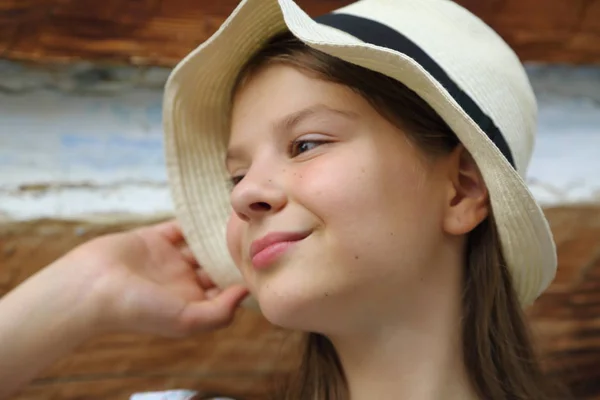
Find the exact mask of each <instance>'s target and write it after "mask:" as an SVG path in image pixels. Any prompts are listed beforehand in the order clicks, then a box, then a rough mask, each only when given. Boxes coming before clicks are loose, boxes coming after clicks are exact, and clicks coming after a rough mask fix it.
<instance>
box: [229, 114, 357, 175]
mask: <svg viewBox="0 0 600 400" xmlns="http://www.w3.org/2000/svg"><path fill="white" fill-rule="evenodd" d="M319 114H337V115H339V116H342V117H345V118H350V119H356V118H357V117H358V114H357V113H355V112H352V111H345V110H338V109H335V108H331V107H329V106H326V105H325V104H315V105H313V106H310V107H306V108H303V109H302V110H299V111H296V112H293V113H291V114H289V115H286V116H285V117H283V118H281V119H280V120H279V121H276V122H275V123H274V124H273V128H274V129H275V130H276V131H278V132H284V131H289V130H292V129H293V128H294V127H296V126H297V125H299V124H300V123H301V122H302V121H304V120H306V119H308V118H309V117H313V116H315V115H319ZM239 153H240V151H239V150H238V149H236V148H229V149H227V153H226V154H225V163H226V164H227V163H228V162H229V161H231V160H232V159H234V158H237V156H238V154H239Z"/></svg>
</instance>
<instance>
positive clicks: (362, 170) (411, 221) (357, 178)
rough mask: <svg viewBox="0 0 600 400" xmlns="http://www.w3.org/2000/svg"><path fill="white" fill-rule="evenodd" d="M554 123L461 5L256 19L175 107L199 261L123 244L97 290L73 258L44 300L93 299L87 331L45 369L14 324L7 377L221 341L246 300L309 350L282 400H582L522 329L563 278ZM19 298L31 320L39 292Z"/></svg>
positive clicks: (94, 274) (182, 190) (286, 0)
mask: <svg viewBox="0 0 600 400" xmlns="http://www.w3.org/2000/svg"><path fill="white" fill-rule="evenodd" d="M535 117H536V107H535V99H534V96H533V94H532V91H531V88H530V86H529V83H528V81H527V77H526V75H525V73H524V71H523V69H522V67H521V64H520V63H519V61H518V59H517V57H516V56H515V55H514V53H513V52H512V51H511V50H510V49H509V48H508V46H507V45H506V44H505V43H504V42H503V41H502V40H501V39H500V38H499V37H498V36H497V35H496V34H495V33H494V32H493V31H491V30H490V29H489V28H488V27H487V26H485V25H484V24H483V23H482V22H481V21H480V20H479V19H477V18H476V17H474V16H473V15H471V14H470V13H469V12H468V11H466V10H464V9H462V8H461V7H459V6H458V5H456V4H454V3H452V2H450V1H448V0H393V1H392V0H362V1H359V2H357V3H354V4H351V5H350V6H347V7H345V8H343V9H340V10H337V11H336V12H334V13H332V14H328V15H325V16H322V17H320V18H317V19H316V20H313V19H311V18H309V17H308V16H307V15H306V14H305V13H304V12H302V11H301V10H300V9H299V8H298V7H297V6H296V5H295V4H294V3H293V2H292V1H290V0H280V1H275V0H246V1H244V2H243V3H242V4H241V5H240V6H239V7H238V8H237V9H236V10H235V11H234V13H233V14H232V15H231V16H230V17H229V19H228V20H227V21H226V22H225V24H224V25H223V27H222V28H221V29H220V30H219V31H218V32H217V33H216V34H215V35H214V36H213V37H212V38H211V39H210V40H209V41H207V42H206V43H205V44H203V45H202V46H200V47H199V48H198V49H197V50H195V51H194V52H192V53H191V54H190V55H189V56H188V57H186V58H185V59H184V60H183V61H182V62H181V63H180V65H178V66H177V68H176V69H175V70H174V72H173V74H172V75H171V77H170V79H169V82H168V83H167V86H166V89H165V102H164V123H165V135H166V136H165V137H166V148H167V158H168V168H169V178H170V184H171V187H172V193H173V198H174V203H175V206H176V207H175V208H176V212H177V216H178V219H179V221H180V222H181V224H182V226H183V232H184V234H185V237H186V239H187V243H189V246H190V249H191V250H190V249H187V247H185V248H184V250H183V251H180V250H177V251H176V250H175V247H174V243H176V242H180V241H182V238H181V237H180V235H178V234H176V233H174V232H175V230H174V229H173V228H169V229H167V231H168V232H170V233H168V234H167V235H165V233H164V232H162V233H161V234H160V236H159V237H160V238H161V239H160V240H158V242H156V243H162V244H163V245H162V247H161V246H158V245H156V243H155V242H151V243H150V244H149V245H148V243H146V242H143V243H144V246H142V245H141V244H140V243H142V242H138V240H140V239H139V236H136V235H133V237H136V238H137V239H136V240H134V241H132V242H126V241H125V240H124V239H123V238H121V239H119V240H116V239H115V241H114V242H113V243H112V244H111V245H110V246H109V245H108V244H106V242H104V243H105V245H104V246H105V247H104V248H103V250H102V251H101V252H102V253H103V254H105V256H104V258H99V259H95V255H94V257H92V258H94V261H93V262H90V261H86V263H85V265H86V268H85V269H83V270H82V268H75V267H73V265H78V263H79V262H80V260H81V259H84V258H82V256H81V255H80V256H79V258H77V257H75V256H73V255H67V256H66V258H64V259H63V260H62V261H60V262H58V264H57V265H58V267H57V266H56V265H54V267H53V268H50V269H49V270H48V271H52V273H46V278H45V279H42V278H39V277H37V278H34V279H33V284H35V283H36V282H37V285H38V286H39V287H45V288H46V289H45V290H44V291H42V292H43V293H46V292H48V290H49V289H47V288H48V287H51V285H47V283H44V282H51V281H52V280H53V279H54V280H56V281H60V282H61V284H62V286H61V287H62V288H64V281H65V280H66V278H65V277H66V276H68V277H69V279H68V280H67V282H75V283H73V285H74V286H73V287H83V288H85V290H81V289H79V290H77V291H75V292H74V293H75V294H74V295H73V294H72V295H71V297H72V296H75V299H76V300H78V301H76V302H75V304H79V306H78V307H76V308H75V311H77V312H73V313H71V314H69V316H67V317H65V318H60V319H58V320H56V321H54V322H53V324H50V328H51V329H50V332H51V333H53V334H51V335H48V336H47V337H46V339H47V343H46V344H36V346H34V347H33V348H30V347H27V346H29V345H31V343H32V341H31V340H29V341H28V340H27V336H25V337H24V338H20V339H16V338H15V337H18V336H19V335H18V334H17V333H15V329H17V330H18V328H16V327H15V324H14V323H13V324H12V325H10V326H11V327H12V328H6V329H5V331H7V332H11V334H10V335H4V336H2V339H4V338H5V337H10V338H13V339H11V340H12V341H13V343H14V342H15V341H16V342H17V343H21V346H20V349H21V350H19V351H20V352H19V351H16V352H15V351H14V350H7V349H8V347H7V348H5V349H3V351H4V352H7V351H8V354H0V360H1V359H8V360H11V359H12V360H16V359H17V358H18V357H17V356H19V354H23V353H25V354H26V355H29V357H30V358H33V355H35V354H41V353H44V351H47V350H48V349H50V348H52V349H53V351H52V352H51V355H52V357H49V358H47V359H49V360H50V359H53V358H56V357H58V356H59V355H60V354H64V352H65V351H66V350H68V349H70V348H71V346H72V345H73V343H75V344H76V343H80V342H81V341H82V340H84V339H86V338H88V337H89V336H90V335H91V332H97V331H98V327H102V329H103V331H106V330H107V329H110V330H119V331H123V330H126V331H138V330H144V331H146V332H156V333H161V334H179V335H180V334H185V333H189V332H191V331H193V330H196V329H200V330H202V329H210V328H213V327H215V326H222V325H223V324H227V323H228V321H229V320H230V319H231V316H232V313H233V311H234V310H235V308H236V306H237V305H238V304H239V302H240V301H241V300H242V299H243V298H244V296H245V295H246V292H245V289H244V287H243V286H240V285H239V283H243V284H244V286H246V287H247V288H248V289H249V291H250V293H251V298H249V299H248V300H247V301H246V303H245V304H246V305H247V306H250V307H255V308H258V309H259V310H260V312H262V313H263V314H264V316H265V317H266V318H267V319H268V320H269V321H271V322H272V323H273V324H276V325H278V326H282V327H285V328H288V329H292V330H300V331H303V332H306V347H305V353H304V357H303V362H302V365H301V367H300V369H299V370H298V371H297V372H296V373H295V374H294V376H292V377H291V379H290V380H289V382H287V383H286V385H285V386H284V387H283V388H282V390H281V392H278V393H276V394H275V398H277V399H298V400H300V399H302V400H304V399H310V400H315V399H353V400H362V399H418V400H433V399H436V400H437V399H444V400H453V399H459V400H470V399H478V400H483V399H485V400H488V399H492V400H501V399H502V400H508V399H510V400H513V399H523V400H525V399H527V400H541V399H553V398H556V399H564V398H565V397H564V396H563V395H558V394H556V393H554V392H552V391H551V389H550V387H549V385H548V384H547V382H545V381H544V377H543V374H542V372H541V369H540V365H539V362H538V361H537V360H536V357H535V355H534V351H533V349H532V344H531V342H530V338H529V335H528V332H527V328H526V325H525V322H524V318H523V313H522V308H523V307H524V306H526V305H528V304H530V303H531V302H532V301H533V300H534V299H535V298H536V297H537V296H538V295H539V294H540V293H541V292H542V291H543V290H544V289H545V288H546V287H547V286H548V285H549V283H550V281H551V280H552V278H553V276H554V274H555V268H556V255H555V249H554V244H553V241H552V236H551V233H550V231H549V229H548V226H547V223H546V220H545V219H544V216H543V214H542V212H541V210H540V208H539V206H538V205H537V204H536V203H535V201H534V199H533V198H532V196H531V195H530V193H529V192H528V190H527V188H526V186H525V184H524V182H523V179H522V177H523V176H524V174H525V171H526V167H527V164H528V161H529V157H530V155H531V151H532V144H533V141H534V133H535ZM124 235H125V234H124ZM129 235H131V233H130V234H129ZM127 237H130V238H131V237H132V236H127ZM142 237H144V236H142ZM97 246H98V245H97ZM121 246H125V247H121ZM111 247H117V248H119V249H120V250H119V251H116V252H115V251H112V250H111V251H107V249H108V248H111ZM83 248H84V249H86V248H87V249H89V248H90V247H89V246H88V247H85V246H84V247H83ZM140 249H144V250H140ZM88 251H89V250H88ZM81 253H82V250H81V249H80V250H79V254H81ZM192 253H193V255H194V256H192ZM75 254H77V251H76V252H75ZM92 254H93V253H92ZM96 254H100V251H98V253H96ZM106 254H108V255H109V256H110V257H109V259H108V260H107V259H106ZM89 255H90V253H87V257H85V259H86V260H88V259H89V258H90V257H89ZM166 255H169V256H168V257H167V256H166ZM196 258H197V259H198V261H199V263H200V264H201V265H202V267H203V270H204V272H203V273H202V276H203V277H204V278H203V279H201V280H200V282H201V283H202V285H200V287H199V286H198V285H197V284H196V283H195V282H196V281H195V274H194V273H193V268H192V266H193V265H194V263H195V259H196ZM65 260H66V261H65ZM139 260H145V261H144V262H140V261H139ZM148 260H151V261H148ZM166 261H169V262H166ZM140 264H141V265H143V267H140ZM163 265H164V266H165V269H164V270H161V269H160V268H159V266H163ZM167 265H169V266H168V267H167ZM173 265H175V266H176V267H173ZM61 266H62V267H61ZM68 266H70V267H68ZM131 270H133V271H136V272H135V273H134V274H131V273H130V271H131ZM75 271H77V272H75ZM82 271H83V272H82ZM123 271H126V272H125V273H124V272H123ZM84 273H85V276H86V278H85V279H84V278H81V279H80V278H78V277H80V276H82V275H83V274H84ZM43 274H44V273H42V276H43ZM57 277H62V278H61V279H59V278H57ZM208 278H210V279H208ZM36 279H37V280H36ZM211 280H212V281H214V282H215V283H216V285H217V287H220V288H223V289H224V290H223V291H221V290H220V289H216V288H210V287H211V286H212V284H211V283H210V281H211ZM82 282H86V284H82ZM89 282H93V284H92V283H89ZM148 282H150V283H148ZM42 283H43V284H42ZM33 284H32V283H31V282H30V283H29V287H33V286H32V285H33ZM76 284H77V285H76ZM90 285H91V286H90ZM24 287H25V288H26V287H27V285H25V286H24ZM203 287H204V289H203ZM57 292H58V291H57ZM63 292H65V291H64V290H62V291H60V293H63ZM15 293H16V294H14V293H13V297H12V304H13V309H15V307H16V306H15V304H18V301H17V300H16V299H18V298H19V297H18V296H21V300H23V299H28V295H27V293H29V294H31V293H34V291H33V290H29V291H26V290H25V289H23V288H21V290H20V292H19V289H18V290H17V291H16V292H15ZM19 293H20V294H19ZM122 293H129V296H128V297H127V298H126V299H125V300H127V301H125V300H124V299H123V296H119V294H122ZM31 296H33V295H31ZM55 296H56V297H57V298H58V299H61V298H63V297H64V295H62V294H61V295H60V296H58V294H57V293H54V292H52V293H50V294H49V297H50V298H54V297H55ZM147 298H151V299H153V301H154V303H151V304H149V303H148V302H147V301H145V300H144V299H147ZM6 300H8V301H10V300H11V298H10V295H9V298H8V299H4V300H3V302H4V306H5V312H7V311H6V310H10V309H11V308H10V307H9V306H10V303H8V302H7V301H6ZM73 301H74V299H73V298H69V299H68V303H69V304H70V303H72V302H73ZM54 303H55V304H58V306H57V307H58V308H57V309H55V310H54V311H53V312H54V313H55V314H58V313H59V310H60V309H62V307H61V306H60V304H59V303H60V302H59V301H56V300H55V301H54ZM7 304H9V305H8V306H7ZM25 304H30V307H31V308H32V309H33V308H34V307H35V306H40V307H41V305H40V303H39V302H37V303H36V302H35V301H30V302H29V303H27V301H25ZM65 304H66V303H65ZM63 305H64V304H63ZM1 307H2V303H0V311H2V309H1ZM14 320H17V321H18V320H19V319H18V317H17V316H14ZM140 321H142V323H140ZM13 322H14V321H13ZM17 325H18V324H17ZM11 329H12V330H11ZM1 332H2V329H1V327H0V335H1ZM66 337H70V338H71V339H72V340H70V341H69V343H68V344H67V343H65V342H63V341H64V340H65V338H66ZM3 343H5V342H3ZM48 343H54V346H50V345H48ZM57 343H63V344H64V346H62V347H61V346H58V345H56V344H57ZM16 348H19V346H17V347H16ZM2 355H5V356H6V357H2ZM39 364H40V363H38V365H39ZM7 371H8V369H7ZM15 371H17V369H12V370H10V371H8V372H5V375H4V376H5V377H6V376H11V373H12V376H13V377H14V376H15V374H16V372H15ZM21 371H22V370H21ZM33 372H35V371H33ZM21 380H22V381H23V379H21ZM6 381H9V380H6ZM2 382H4V380H2Z"/></svg>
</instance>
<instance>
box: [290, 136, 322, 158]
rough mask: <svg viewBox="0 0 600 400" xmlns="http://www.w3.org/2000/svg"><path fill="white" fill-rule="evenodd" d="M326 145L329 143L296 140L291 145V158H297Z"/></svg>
mask: <svg viewBox="0 0 600 400" xmlns="http://www.w3.org/2000/svg"><path fill="white" fill-rule="evenodd" d="M326 143H328V142H327V141H326V140H315V139H313V140H306V139H305V140H294V141H293V142H292V143H291V144H290V149H289V153H290V157H297V156H299V155H300V154H302V153H306V152H307V151H310V150H313V149H315V148H317V147H319V146H320V145H323V144H326Z"/></svg>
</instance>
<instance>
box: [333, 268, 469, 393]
mask: <svg viewBox="0 0 600 400" xmlns="http://www.w3.org/2000/svg"><path fill="white" fill-rule="evenodd" d="M449 270H451V268H447V269H446V271H445V272H443V273H441V274H440V275H438V276H437V277H436V278H435V280H439V283H440V284H439V285H438V284H435V283H434V282H429V283H432V284H431V285H427V286H428V287H426V288H424V287H421V288H420V290H418V293H412V294H411V296H410V297H411V301H410V302H406V303H409V304H410V306H409V307H401V306H400V307H398V306H397V307H395V312H396V313H397V315H396V318H394V319H392V315H393V313H386V312H385V311H383V310H381V311H380V312H379V313H378V314H379V317H380V318H379V319H380V320H382V321H383V322H382V323H381V324H377V323H374V322H373V320H371V321H370V323H368V324H361V325H363V327H364V326H367V328H366V329H365V328H362V329H357V330H354V331H353V332H352V333H347V332H346V333H345V334H340V333H339V332H338V334H336V335H329V338H330V340H331V342H332V343H333V345H334V347H335V349H336V352H337V353H338V356H339V358H340V362H341V364H342V366H343V370H344V374H345V376H346V379H347V382H348V389H349V391H350V398H351V399H352V400H365V399H389V398H395V399H414V400H440V399H443V400H475V399H477V396H476V395H475V391H474V390H473V387H472V384H471V382H470V380H469V376H468V373H467V371H466V367H465V365H464V361H463V344H462V326H461V323H462V296H461V291H462V273H452V272H448V271H449ZM456 270H459V268H456ZM440 278H441V279H440ZM378 303H379V304H383V303H381V302H378ZM388 304H389V301H388ZM388 311H389V310H388ZM385 314H387V316H384V315H385ZM398 316H400V318H399V317H398ZM393 320H395V321H396V322H394V323H390V322H391V321H393Z"/></svg>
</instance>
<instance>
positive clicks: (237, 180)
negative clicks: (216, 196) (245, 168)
mask: <svg viewBox="0 0 600 400" xmlns="http://www.w3.org/2000/svg"><path fill="white" fill-rule="evenodd" d="M242 179H244V175H238V176H232V177H231V178H229V181H228V184H229V186H230V187H231V188H233V187H235V185H237V184H238V183H240V182H241V181H242Z"/></svg>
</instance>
